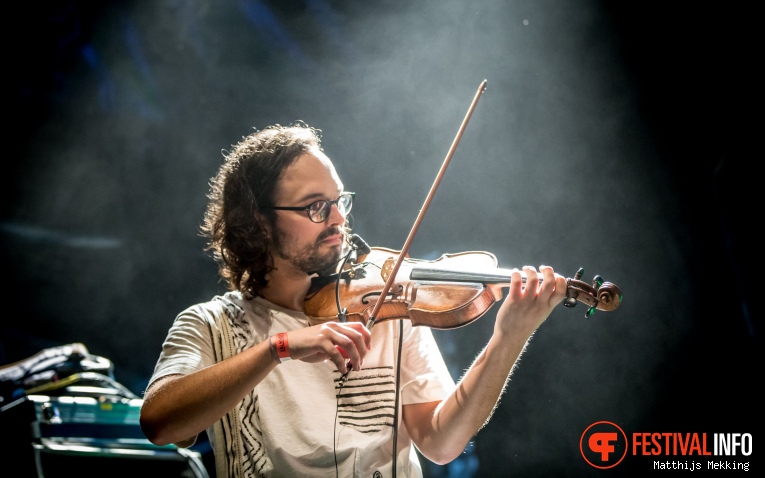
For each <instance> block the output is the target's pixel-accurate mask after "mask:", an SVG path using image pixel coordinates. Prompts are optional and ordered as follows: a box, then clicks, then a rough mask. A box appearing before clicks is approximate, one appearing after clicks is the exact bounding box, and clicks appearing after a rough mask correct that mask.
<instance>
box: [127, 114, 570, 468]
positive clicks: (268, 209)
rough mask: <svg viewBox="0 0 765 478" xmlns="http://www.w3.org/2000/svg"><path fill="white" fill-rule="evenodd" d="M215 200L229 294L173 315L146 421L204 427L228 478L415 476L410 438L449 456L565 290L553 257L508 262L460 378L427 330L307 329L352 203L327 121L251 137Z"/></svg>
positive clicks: (480, 418)
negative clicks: (319, 126) (477, 349)
mask: <svg viewBox="0 0 765 478" xmlns="http://www.w3.org/2000/svg"><path fill="white" fill-rule="evenodd" d="M209 199H210V201H209V203H208V206H207V210H206V212H205V217H204V223H203V226H202V231H203V232H204V233H205V235H206V237H208V239H209V242H208V245H207V250H208V251H211V252H212V253H213V255H214V257H215V259H216V261H217V262H218V264H219V271H220V274H221V277H222V278H224V279H225V280H226V282H227V284H228V286H229V289H230V291H229V292H227V293H225V294H223V295H222V296H216V297H214V298H212V299H211V300H210V301H208V302H204V303H200V304H196V305H193V306H191V307H189V308H187V309H186V310H184V311H182V312H181V313H180V314H179V315H178V316H177V317H176V319H175V321H174V322H173V325H172V326H171V327H170V330H169V332H168V335H167V337H166V338H165V341H164V344H163V346H162V350H161V353H160V356H159V359H158V361H157V365H156V367H155V371H154V374H153V376H152V378H151V380H150V382H149V385H148V387H147V390H146V393H145V397H144V403H143V406H142V409H141V418H140V421H141V427H142V429H143V431H144V433H145V435H146V437H147V438H148V439H149V440H150V441H151V442H152V443H154V444H157V445H167V444H171V443H174V444H177V445H178V446H181V447H188V446H191V445H192V444H194V443H195V440H196V437H197V435H198V434H200V433H201V432H203V431H206V432H207V433H208V437H209V440H210V443H211V445H212V447H213V450H214V453H215V463H216V475H217V476H218V477H219V478H222V477H224V476H230V477H246V476H268V477H276V476H284V477H296V476H311V477H318V476H326V477H351V476H353V477H372V476H382V477H390V476H400V477H416V476H422V471H421V467H420V463H419V462H418V457H417V454H416V452H415V448H414V447H416V449H417V450H419V451H420V452H421V453H422V455H423V456H424V457H426V458H427V459H429V460H432V461H433V462H434V463H438V464H446V463H449V462H450V461H452V460H454V459H455V458H457V457H458V456H459V455H460V454H461V453H462V451H463V450H464V448H465V446H466V445H467V444H468V442H469V441H470V440H471V439H472V438H473V436H474V435H475V434H476V433H477V432H478V431H479V430H480V429H481V427H482V426H483V425H484V424H485V423H486V422H487V421H488V419H489V417H490V416H491V414H492V411H493V410H494V407H495V406H496V404H497V402H498V400H499V398H500V396H501V394H502V393H503V390H504V388H505V386H506V383H507V381H508V378H509V376H510V373H511V372H512V370H513V368H514V367H515V365H516V363H517V361H518V358H519V357H520V355H521V353H522V352H523V351H524V349H525V347H526V343H527V341H528V340H529V338H530V337H531V335H532V334H533V333H534V331H535V330H536V329H537V328H538V327H539V326H540V325H541V324H542V322H544V321H545V319H546V318H547V317H548V316H549V314H550V313H551V312H552V310H553V309H554V308H555V306H556V305H557V304H559V303H560V302H561V301H562V300H563V298H564V297H565V291H566V279H565V278H564V277H562V276H561V275H559V274H556V273H555V272H554V271H553V269H552V268H551V267H548V266H541V267H539V271H537V270H536V269H535V268H534V267H528V266H526V267H523V269H522V270H513V271H512V277H511V285H510V287H509V290H508V292H507V296H506V298H505V299H504V301H503V302H502V304H501V305H500V307H499V309H498V312H497V315H496V322H495V325H494V331H493V334H492V336H491V338H490V339H489V342H488V344H487V345H486V347H485V348H484V349H483V350H482V351H481V353H480V354H479V355H478V357H477V358H476V360H475V361H474V363H473V364H472V365H471V366H470V368H469V369H468V370H467V372H466V373H465V374H464V376H463V377H462V378H461V379H460V380H459V382H458V383H456V384H455V382H454V380H453V378H452V377H451V376H450V374H449V372H448V370H447V368H446V366H445V364H444V360H443V358H442V356H441V353H440V351H439V350H438V346H437V344H436V342H435V340H434V339H433V335H432V332H431V330H430V329H429V328H427V327H419V326H415V327H413V326H412V325H411V323H410V322H409V321H407V320H391V321H386V322H381V323H378V324H376V325H375V326H374V327H372V328H371V330H370V329H367V327H366V326H365V324H362V323H360V322H343V321H342V320H337V321H330V322H324V323H320V324H317V325H312V322H311V320H310V319H311V317H308V316H307V315H306V314H305V313H304V301H305V299H306V296H307V294H308V292H309V288H310V287H311V284H312V279H313V278H314V277H315V276H316V271H324V270H327V269H331V268H332V267H333V266H336V265H337V264H339V262H340V261H341V259H342V257H343V255H344V252H345V251H346V250H347V248H348V237H349V234H350V231H349V230H348V223H347V220H346V219H347V216H348V214H349V212H350V210H351V206H352V204H353V193H349V192H346V191H345V189H344V185H343V183H342V181H341V180H340V178H339V177H338V175H337V172H336V171H335V168H334V166H333V164H332V162H331V161H330V159H329V158H328V157H327V156H326V155H325V153H324V151H323V149H322V146H321V141H320V135H319V131H318V130H315V129H313V128H311V127H309V126H307V125H305V124H303V123H297V124H295V125H291V126H286V127H284V126H279V125H276V126H270V127H267V128H264V129H262V130H260V131H256V132H254V133H252V134H250V135H248V136H247V137H245V138H243V139H242V141H240V142H239V143H238V144H236V145H234V146H233V148H232V150H231V152H230V153H227V154H226V157H225V161H224V163H223V165H222V166H221V168H220V170H219V171H218V173H217V175H216V176H215V177H214V178H213V179H212V181H211V188H210V192H209ZM522 276H525V278H526V283H525V286H524V285H523V284H522ZM339 319H340V318H339ZM398 357H401V360H400V361H399V360H397V358H398Z"/></svg>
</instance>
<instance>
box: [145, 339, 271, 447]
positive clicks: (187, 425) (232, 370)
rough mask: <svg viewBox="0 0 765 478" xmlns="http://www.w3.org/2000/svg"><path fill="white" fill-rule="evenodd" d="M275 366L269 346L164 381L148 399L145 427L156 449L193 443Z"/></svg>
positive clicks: (151, 392)
mask: <svg viewBox="0 0 765 478" xmlns="http://www.w3.org/2000/svg"><path fill="white" fill-rule="evenodd" d="M276 365H277V363H276V361H275V360H274V359H273V356H272V355H271V351H270V349H269V344H268V341H264V342H262V343H260V344H257V345H255V346H254V347H252V348H250V349H248V350H246V351H244V352H242V353H241V354H238V355H235V356H233V357H231V358H229V359H228V360H224V361H223V362H220V363H217V364H215V365H212V366H210V367H207V368H205V369H202V370H200V371H198V372H195V373H192V374H189V375H184V376H171V377H167V378H165V379H160V382H158V383H156V384H154V385H152V387H150V388H149V390H147V393H146V395H145V397H144V403H143V406H142V407H141V418H140V422H141V428H142V430H143V432H144V434H145V435H146V437H147V438H148V439H149V440H150V441H151V442H152V443H154V444H157V445H167V444H169V443H183V442H188V440H189V439H191V438H193V437H195V436H197V435H198V434H199V433H201V432H202V431H204V430H205V429H206V428H207V427H209V426H210V425H212V424H213V423H214V422H215V421H216V420H218V419H219V418H221V417H222V416H223V415H224V414H226V413H227V412H228V411H229V410H231V409H232V408H233V407H234V406H236V404H237V403H239V402H240V401H241V400H242V398H243V397H244V396H245V395H247V393H249V392H250V391H251V390H252V389H253V388H254V387H255V386H256V385H257V384H258V383H260V382H261V381H262V380H263V378H265V377H266V376H267V375H268V373H269V372H271V370H273V369H274V367H275V366H276Z"/></svg>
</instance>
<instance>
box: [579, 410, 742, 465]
mask: <svg viewBox="0 0 765 478" xmlns="http://www.w3.org/2000/svg"><path fill="white" fill-rule="evenodd" d="M579 450H580V451H581V453H582V457H583V458H584V460H585V461H586V462H587V463H589V464H590V466H592V467H594V468H598V469H601V470H606V469H609V468H614V467H616V466H617V465H619V464H620V463H622V461H623V460H624V458H625V457H626V456H627V455H628V454H630V455H631V456H633V457H648V461H649V462H650V463H649V464H648V466H649V467H650V469H651V470H690V471H695V470H741V471H749V460H748V457H749V456H750V455H751V454H752V434H751V433H678V432H634V433H632V436H631V440H630V439H629V438H628V436H627V434H626V433H625V432H624V430H622V429H621V428H620V427H619V426H618V425H617V424H615V423H613V422H608V421H600V422H595V423H593V424H592V425H590V426H589V427H587V428H586V429H585V430H584V433H582V436H581V438H580V439H579ZM723 457H724V458H723Z"/></svg>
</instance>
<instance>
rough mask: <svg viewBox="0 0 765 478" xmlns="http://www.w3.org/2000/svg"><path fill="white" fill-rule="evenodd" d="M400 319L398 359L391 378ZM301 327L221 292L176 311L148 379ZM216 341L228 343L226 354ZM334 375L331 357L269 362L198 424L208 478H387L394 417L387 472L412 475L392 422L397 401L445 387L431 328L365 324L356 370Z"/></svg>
mask: <svg viewBox="0 0 765 478" xmlns="http://www.w3.org/2000/svg"><path fill="white" fill-rule="evenodd" d="M221 321H222V322H221ZM221 323H224V324H225V323H228V325H229V327H225V326H221ZM401 325H403V348H402V361H401V366H400V374H398V375H397V370H396V360H395V357H396V356H397V354H398V340H399V338H398V336H399V331H400V327H401ZM308 326H309V323H308V317H306V316H305V314H303V313H300V312H296V311H292V310H288V309H284V308H282V307H279V306H277V305H275V304H272V303H270V302H268V301H267V300H265V299H263V298H261V297H257V298H255V299H252V300H245V299H243V298H242V295H241V294H240V293H238V292H229V293H227V294H225V295H224V296H222V297H220V296H219V297H215V298H213V300H211V301H210V302H206V303H202V304H197V305H195V306H192V307H190V308H188V309H186V310H185V311H183V312H182V313H181V314H179V315H178V317H177V318H176V320H175V322H174V323H173V325H172V327H171V328H170V331H169V332H168V336H167V338H166V340H165V342H164V344H163V347H162V352H161V354H160V357H159V360H158V362H157V365H156V368H155V370H154V374H153V376H152V378H151V382H153V381H155V380H156V379H158V378H159V377H162V376H166V375H169V374H188V373H192V372H195V371H197V370H200V369H202V368H204V367H207V366H209V365H212V364H214V363H216V362H218V361H221V360H223V359H224V358H226V357H228V356H231V355H233V354H236V353H239V352H241V351H243V350H246V349H247V348H249V347H251V346H253V345H255V344H257V343H259V342H261V341H263V340H266V339H267V338H268V337H269V336H271V335H274V334H276V333H279V332H285V331H290V330H295V329H299V328H303V327H308ZM226 342H228V343H230V344H231V345H232V346H233V348H232V349H231V350H227V347H226V345H225V343H226ZM340 379H341V375H340V372H338V371H337V369H336V367H335V365H334V363H332V362H331V361H327V362H320V363H314V364H310V363H305V362H302V361H300V360H290V361H287V362H284V363H282V364H280V365H278V366H277V367H276V368H275V369H274V370H273V371H272V372H271V373H270V374H268V376H267V377H266V378H265V379H264V380H263V381H262V382H261V383H260V384H259V385H258V386H257V387H255V389H254V390H253V391H252V392H251V393H250V394H249V395H248V396H247V397H245V398H244V399H243V400H242V402H241V403H240V405H239V406H238V407H236V409H234V410H232V411H231V412H230V413H229V414H227V415H226V416H224V417H223V418H222V419H221V420H220V421H219V422H218V423H216V425H214V426H212V427H210V428H209V429H208V430H207V433H208V437H209V439H210V442H211V444H212V445H213V449H214V450H215V459H216V470H217V476H218V478H224V477H226V476H230V477H260V476H263V477H290V478H294V477H302V476H307V477H332V478H334V477H341V478H346V477H360V478H379V477H389V476H392V466H393V456H392V452H393V446H394V433H393V427H394V423H395V422H396V420H398V423H399V426H398V436H397V437H396V439H395V442H396V449H397V453H396V454H397V459H396V465H397V466H396V468H397V470H396V474H397V476H399V477H401V478H404V477H420V476H422V470H421V468H420V464H419V461H418V459H417V454H416V452H415V450H414V446H413V444H412V441H411V438H410V436H409V434H408V433H407V430H406V427H405V426H404V425H403V422H402V421H401V418H400V417H401V413H400V411H401V405H406V404H411V403H424V402H432V401H436V400H442V399H443V398H445V397H446V396H447V395H448V394H450V393H451V392H452V391H453V390H454V388H455V384H454V380H453V379H452V377H451V375H450V374H449V372H448V370H447V367H446V365H445V363H444V361H443V358H442V356H441V353H440V351H439V349H438V346H437V344H436V342H435V340H434V339H433V335H432V333H431V330H430V329H429V328H426V327H412V326H411V322H409V321H406V320H405V321H398V320H391V321H385V322H379V323H377V324H375V326H374V327H373V328H372V348H371V350H370V352H369V353H367V355H366V356H365V358H364V363H363V368H362V370H360V371H359V372H355V371H352V372H350V374H349V375H348V377H347V381H345V383H344V384H342V385H341V383H342V382H341V380H340ZM397 380H398V382H399V390H400V395H399V397H398V400H399V408H398V410H399V413H398V417H396V414H395V410H396V408H395V403H396V398H397V397H396V393H395V387H396V382H397ZM151 382H150V383H151ZM237 423H239V425H237ZM333 442H334V444H333ZM221 455H225V456H221Z"/></svg>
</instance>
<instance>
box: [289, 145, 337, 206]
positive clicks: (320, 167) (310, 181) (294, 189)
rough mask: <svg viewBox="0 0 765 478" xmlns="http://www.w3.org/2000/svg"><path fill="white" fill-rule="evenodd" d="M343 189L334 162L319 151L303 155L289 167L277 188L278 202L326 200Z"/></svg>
mask: <svg viewBox="0 0 765 478" xmlns="http://www.w3.org/2000/svg"><path fill="white" fill-rule="evenodd" d="M342 189H343V183H342V181H340V178H339V176H338V175H337V171H336V170H335V166H334V164H332V161H331V160H330V159H329V157H327V155H326V154H324V153H323V152H322V151H320V150H318V149H312V150H311V151H308V152H306V153H303V154H301V155H300V156H299V157H298V158H297V159H295V161H294V162H293V163H292V164H291V165H290V166H289V167H287V168H286V169H285V170H284V172H283V173H282V175H281V177H280V178H279V184H278V185H277V187H276V191H275V196H276V197H275V199H277V200H296V201H300V200H306V199H311V198H314V197H315V198H317V199H321V198H326V196H327V195H328V194H329V195H334V194H336V193H337V192H339V191H341V190H342Z"/></svg>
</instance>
